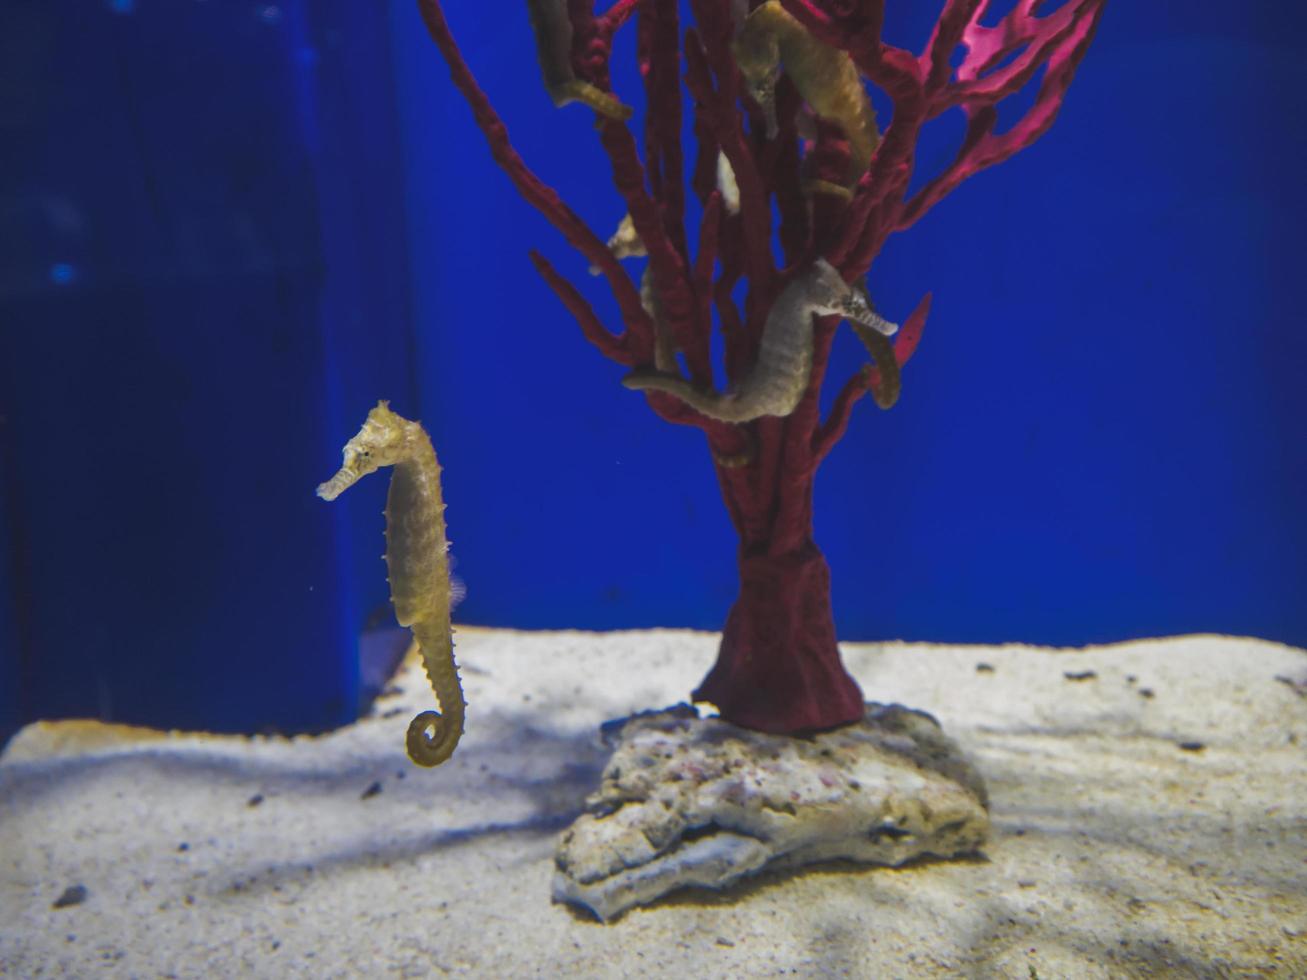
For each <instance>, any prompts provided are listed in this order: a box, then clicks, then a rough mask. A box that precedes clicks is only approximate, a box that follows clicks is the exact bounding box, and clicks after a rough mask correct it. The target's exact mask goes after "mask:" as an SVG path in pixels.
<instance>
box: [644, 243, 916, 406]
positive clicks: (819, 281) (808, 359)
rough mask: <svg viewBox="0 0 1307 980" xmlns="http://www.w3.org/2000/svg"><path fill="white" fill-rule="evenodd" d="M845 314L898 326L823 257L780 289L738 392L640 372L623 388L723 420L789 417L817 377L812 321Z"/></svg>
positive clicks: (881, 327) (890, 329) (884, 327)
mask: <svg viewBox="0 0 1307 980" xmlns="http://www.w3.org/2000/svg"><path fill="white" fill-rule="evenodd" d="M836 315H837V316H842V317H845V318H847V319H849V320H851V321H853V322H855V323H858V324H861V325H863V326H864V327H869V328H871V329H872V330H875V331H877V332H878V333H880V334H883V335H884V336H886V337H888V336H890V335H892V334H893V333H894V332H895V331H896V330H898V327H897V326H896V325H895V324H893V323H889V322H888V321H886V320H883V319H881V317H880V316H879V315H878V314H877V313H876V312H875V311H874V310H873V309H872V308H871V304H870V303H868V302H867V297H866V296H865V295H864V294H863V293H862V292H861V291H860V290H858V289H855V288H853V287H851V286H849V285H848V284H847V283H846V282H845V281H844V278H843V277H842V276H841V275H840V274H839V271H838V270H837V269H836V268H835V267H834V266H832V265H831V264H830V263H829V262H827V261H826V260H825V259H818V260H817V261H816V262H815V263H813V265H812V267H811V268H809V269H808V270H807V271H806V272H805V273H803V275H801V276H798V277H797V278H795V279H794V280H792V281H791V282H790V284H789V285H788V286H786V287H785V289H783V290H782V291H781V294H780V296H778V297H777V298H776V302H775V303H773V304H772V308H771V312H770V313H768V314H767V322H766V324H764V325H763V329H762V340H761V342H760V343H759V346H758V359H757V360H756V361H755V362H754V364H753V367H752V368H750V370H749V373H748V374H746V375H745V377H744V379H743V380H742V381H741V382H740V385H739V387H738V388H737V389H735V390H734V391H728V392H726V393H725V394H718V393H717V392H715V391H702V390H700V389H699V388H696V387H694V386H693V385H691V384H690V382H688V381H686V380H685V379H684V378H682V377H680V376H679V375H674V374H664V373H658V372H653V371H635V372H633V373H631V374H629V375H627V376H626V377H625V378H623V379H622V384H624V385H626V387H628V388H634V389H636V390H638V391H665V392H668V393H669V394H672V395H675V396H676V397H677V398H679V399H681V401H683V402H685V403H686V404H687V405H689V406H690V407H691V408H693V409H695V411H698V412H700V413H702V414H704V415H707V416H708V417H709V418H714V419H717V420H718V421H721V422H751V421H752V420H754V419H756V418H760V417H761V416H764V415H782V416H783V415H789V414H790V413H791V412H792V411H794V409H795V408H796V407H797V406H798V404H799V401H800V400H801V399H802V398H803V393H804V392H805V391H806V390H807V388H808V380H809V378H810V377H811V375H812V318H813V317H814V316H836Z"/></svg>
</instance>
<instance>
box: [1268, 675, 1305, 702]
mask: <svg viewBox="0 0 1307 980" xmlns="http://www.w3.org/2000/svg"><path fill="white" fill-rule="evenodd" d="M1275 679H1276V680H1277V681H1279V682H1280V683H1281V684H1287V685H1289V690H1291V691H1293V693H1294V694H1296V695H1298V697H1300V698H1307V677H1304V678H1303V679H1302V680H1298V681H1296V680H1294V679H1293V678H1292V677H1285V676H1284V675H1283V674H1276V675H1275Z"/></svg>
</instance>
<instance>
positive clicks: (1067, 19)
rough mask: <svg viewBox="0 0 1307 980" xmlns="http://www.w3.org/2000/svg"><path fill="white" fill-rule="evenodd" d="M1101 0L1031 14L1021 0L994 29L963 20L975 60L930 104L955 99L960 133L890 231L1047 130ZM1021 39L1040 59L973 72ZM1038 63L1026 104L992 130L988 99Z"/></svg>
mask: <svg viewBox="0 0 1307 980" xmlns="http://www.w3.org/2000/svg"><path fill="white" fill-rule="evenodd" d="M1103 3H1104V0H1073V2H1072V3H1069V4H1067V5H1066V6H1065V7H1062V8H1060V9H1059V10H1058V11H1057V12H1056V13H1054V14H1052V15H1050V16H1048V17H1045V18H1042V19H1036V18H1035V17H1034V16H1033V14H1032V11H1033V10H1034V9H1036V8H1037V6H1038V4H1036V3H1033V2H1031V0H1025V2H1023V3H1022V5H1021V6H1020V7H1018V8H1017V9H1016V10H1014V11H1012V13H1010V14H1009V15H1008V16H1007V17H1006V18H1004V20H1003V22H1002V23H1001V24H1000V25H999V27H996V28H985V27H981V26H980V25H979V24H971V25H969V26H968V28H967V30H966V31H965V32H964V35H963V40H964V43H968V44H970V43H972V42H974V44H975V45H976V46H975V47H974V48H973V49H972V55H973V56H975V59H976V60H975V62H974V64H972V65H971V66H970V67H969V68H967V77H965V78H964V79H963V80H961V81H960V82H958V83H956V84H957V91H955V92H949V91H947V90H945V91H943V92H942V93H940V95H939V96H938V101H937V105H936V106H935V107H933V108H939V107H946V106H949V105H958V104H960V105H961V106H962V108H963V109H964V110H965V111H966V112H967V115H968V116H969V120H968V127H967V134H966V136H965V138H964V140H963V144H962V148H961V150H960V151H959V152H958V155H957V158H956V159H955V160H954V161H953V163H952V164H951V165H950V166H949V167H948V168H947V169H946V170H945V171H944V172H943V173H942V174H940V175H938V176H937V177H935V178H934V179H933V180H931V181H930V182H929V183H927V184H926V186H925V187H923V188H922V189H921V190H920V191H918V192H917V194H916V195H915V196H914V197H913V198H912V199H911V200H910V201H908V202H907V203H906V205H905V206H904V207H903V210H902V212H901V214H900V215H899V217H898V220H897V222H896V224H895V228H896V230H900V231H901V230H903V229H904V228H907V227H908V226H910V225H912V224H913V223H914V222H916V221H917V220H918V219H920V218H921V216H922V215H923V214H925V213H926V212H927V211H929V210H930V209H931V208H932V207H933V206H934V205H935V204H937V203H938V202H939V201H940V200H941V199H942V198H943V197H944V196H945V195H947V194H948V193H949V192H950V191H952V190H953V189H954V188H955V187H957V186H958V185H959V184H960V183H962V181H964V180H966V179H967V178H968V177H971V176H973V175H974V174H977V173H979V172H980V171H982V170H984V169H986V168H988V167H992V166H994V164H996V163H1002V162H1003V161H1004V160H1006V159H1007V158H1008V157H1010V156H1012V155H1013V154H1014V153H1016V152H1018V151H1019V150H1022V149H1025V148H1026V147H1027V146H1029V145H1030V144H1031V143H1033V142H1035V140H1037V139H1039V137H1040V136H1042V135H1044V133H1046V132H1047V131H1048V128H1049V127H1050V126H1052V125H1053V120H1054V119H1056V118H1057V114H1058V111H1059V110H1060V109H1061V108H1062V101H1063V99H1064V98H1065V97H1066V92H1067V88H1068V87H1069V86H1070V84H1071V79H1072V78H1073V77H1074V75H1075V71H1076V68H1077V67H1078V66H1079V64H1080V59H1081V58H1082V57H1084V54H1085V51H1086V50H1088V48H1089V42H1090V41H1091V40H1092V39H1093V36H1094V31H1095V29H1096V28H1097V26H1098V21H1099V19H1100V17H1101V16H1102V12H1103ZM1023 43H1028V44H1030V45H1031V46H1032V47H1034V48H1035V51H1036V55H1037V56H1038V57H1039V58H1042V59H1043V60H1042V61H1040V60H1036V57H1035V56H1032V57H1031V58H1027V59H1025V60H1022V59H1018V60H1017V61H1015V62H1014V63H1013V64H1012V65H1010V66H1009V69H1010V70H1008V71H1006V72H1004V73H998V74H1000V78H999V79H998V80H997V81H993V80H991V79H976V78H975V73H976V72H978V71H979V70H980V68H981V66H982V65H985V64H991V63H992V59H993V58H995V57H1002V56H1003V54H1000V53H999V52H1010V51H1012V50H1015V48H1016V47H1018V46H1020V45H1021V44H1023ZM968 61H970V58H969V59H968ZM1041 63H1042V64H1046V65H1047V67H1046V68H1045V72H1044V80H1043V82H1042V83H1041V85H1040V87H1039V92H1038V94H1037V95H1036V96H1035V103H1034V105H1033V106H1031V107H1030V109H1029V110H1028V111H1027V112H1026V114H1025V115H1024V116H1023V117H1022V118H1021V119H1020V120H1019V121H1018V122H1017V123H1016V124H1015V125H1014V126H1013V127H1012V128H1011V129H1009V130H1008V131H1007V132H1006V133H1002V134H996V133H995V132H994V126H995V124H996V123H997V121H998V114H997V112H996V111H995V109H994V106H995V103H997V102H998V101H999V100H1000V99H1001V98H1003V97H1004V96H1006V95H1010V94H1012V93H1013V92H1015V91H1016V90H1017V89H1019V88H1020V87H1021V86H1022V85H1024V84H1025V82H1026V81H1028V80H1029V79H1030V78H1032V77H1033V76H1034V73H1035V71H1037V69H1038V67H1039V66H1040V64H1041ZM960 74H961V73H960Z"/></svg>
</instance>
